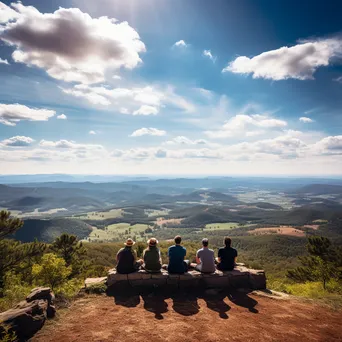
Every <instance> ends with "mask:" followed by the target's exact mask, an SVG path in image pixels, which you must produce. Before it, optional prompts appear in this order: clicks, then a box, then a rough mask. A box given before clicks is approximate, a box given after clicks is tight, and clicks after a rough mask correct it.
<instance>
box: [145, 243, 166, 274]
mask: <svg viewBox="0 0 342 342" xmlns="http://www.w3.org/2000/svg"><path fill="white" fill-rule="evenodd" d="M147 243H148V247H147V248H146V249H145V250H144V253H143V259H144V264H143V265H142V268H143V269H144V270H145V271H147V272H151V273H158V272H160V270H161V267H162V258H161V255H160V250H159V248H158V247H157V244H158V240H157V239H155V238H151V239H149V240H148V241H147Z"/></svg>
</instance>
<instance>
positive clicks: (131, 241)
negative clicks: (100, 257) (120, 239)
mask: <svg viewBox="0 0 342 342" xmlns="http://www.w3.org/2000/svg"><path fill="white" fill-rule="evenodd" d="M134 244H135V242H134V241H133V240H132V239H127V240H126V242H125V246H126V247H128V248H131V247H132V246H133V245H134Z"/></svg>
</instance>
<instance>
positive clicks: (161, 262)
mask: <svg viewBox="0 0 342 342" xmlns="http://www.w3.org/2000/svg"><path fill="white" fill-rule="evenodd" d="M159 262H160V264H161V265H162V264H163V260H162V257H161V253H160V251H159Z"/></svg>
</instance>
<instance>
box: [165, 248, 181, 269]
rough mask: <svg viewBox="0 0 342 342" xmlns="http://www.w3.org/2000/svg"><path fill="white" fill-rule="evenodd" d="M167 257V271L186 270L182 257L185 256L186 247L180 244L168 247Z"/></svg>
mask: <svg viewBox="0 0 342 342" xmlns="http://www.w3.org/2000/svg"><path fill="white" fill-rule="evenodd" d="M167 255H168V257H169V266H168V271H169V272H170V273H184V272H186V269H185V266H184V257H185V256H186V248H184V247H183V246H180V245H174V246H171V247H169V250H168V252H167Z"/></svg>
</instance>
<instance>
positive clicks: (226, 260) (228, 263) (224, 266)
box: [216, 237, 237, 271]
mask: <svg viewBox="0 0 342 342" xmlns="http://www.w3.org/2000/svg"><path fill="white" fill-rule="evenodd" d="M224 244H225V247H222V248H220V249H219V250H218V258H217V259H216V261H217V269H218V270H220V271H232V270H233V269H234V266H235V263H236V258H237V250H236V249H235V248H232V247H231V244H232V239H231V238H229V237H225V238H224Z"/></svg>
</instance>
